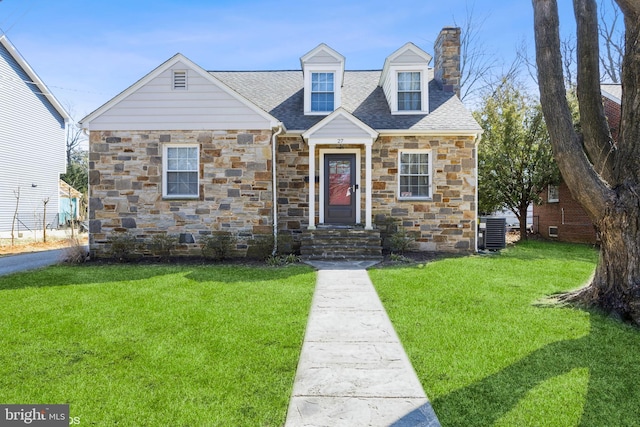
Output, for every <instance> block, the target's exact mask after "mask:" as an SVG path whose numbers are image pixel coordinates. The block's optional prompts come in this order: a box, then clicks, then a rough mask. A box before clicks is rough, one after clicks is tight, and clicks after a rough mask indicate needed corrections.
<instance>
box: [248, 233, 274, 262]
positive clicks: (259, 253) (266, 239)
mask: <svg viewBox="0 0 640 427" xmlns="http://www.w3.org/2000/svg"><path fill="white" fill-rule="evenodd" d="M271 252H273V236H272V235H270V234H268V235H264V234H262V235H257V236H255V238H254V239H253V240H251V241H250V242H249V248H248V249H247V257H248V258H256V259H267V258H268V257H269V256H271Z"/></svg>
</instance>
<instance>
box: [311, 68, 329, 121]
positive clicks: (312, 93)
mask: <svg viewBox="0 0 640 427" xmlns="http://www.w3.org/2000/svg"><path fill="white" fill-rule="evenodd" d="M320 74H325V75H327V76H329V75H330V76H331V77H332V82H331V86H332V90H330V91H329V90H324V91H323V90H316V91H314V90H313V76H314V75H320ZM309 90H310V91H311V99H310V102H311V104H310V109H311V112H312V113H326V112H332V111H333V110H335V105H336V73H334V72H331V71H313V72H312V73H311V85H310V86H309ZM328 93H330V94H332V95H333V106H334V107H333V108H331V109H330V110H314V109H313V95H314V94H328Z"/></svg>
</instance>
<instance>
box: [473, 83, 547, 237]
mask: <svg viewBox="0 0 640 427" xmlns="http://www.w3.org/2000/svg"><path fill="white" fill-rule="evenodd" d="M474 115H475V117H476V119H477V120H478V122H479V123H480V125H481V126H482V129H483V130H484V134H483V135H482V140H481V141H480V145H479V147H478V175H479V183H478V193H479V210H480V211H481V212H485V213H491V212H494V211H496V210H498V209H504V208H506V209H509V210H510V211H511V212H513V213H514V214H515V215H516V217H517V218H518V221H519V224H520V238H521V239H526V238H527V210H528V208H529V205H530V204H531V203H534V202H538V201H539V199H540V197H539V196H538V194H539V193H540V191H542V189H544V188H545V187H546V186H547V185H549V184H550V183H555V182H557V181H558V180H559V172H558V168H557V166H556V163H555V162H554V160H553V153H552V151H551V144H550V143H549V137H548V133H547V129H546V127H545V124H544V120H543V118H542V111H541V110H540V107H539V106H538V105H537V104H536V103H535V102H533V100H531V99H530V98H529V97H528V96H527V95H526V94H525V93H524V92H523V91H522V90H520V89H518V87H517V86H516V84H515V83H514V82H513V80H512V79H504V80H503V81H502V84H501V85H500V86H499V87H498V88H497V89H496V90H495V91H494V92H493V93H491V94H489V95H487V96H485V97H484V99H483V103H482V108H481V109H480V110H479V111H476V112H475V113H474Z"/></svg>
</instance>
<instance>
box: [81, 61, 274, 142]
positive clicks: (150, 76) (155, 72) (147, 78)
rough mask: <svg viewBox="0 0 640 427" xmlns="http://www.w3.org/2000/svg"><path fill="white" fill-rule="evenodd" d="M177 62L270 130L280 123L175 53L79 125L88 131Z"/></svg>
mask: <svg viewBox="0 0 640 427" xmlns="http://www.w3.org/2000/svg"><path fill="white" fill-rule="evenodd" d="M178 62H182V63H184V64H186V65H187V66H188V67H189V68H190V69H192V70H193V71H195V72H196V73H198V74H199V75H200V76H202V77H203V78H205V79H206V80H208V81H210V82H211V83H212V84H214V85H216V86H218V87H219V88H220V89H222V90H223V91H225V92H226V93H227V94H229V95H230V96H232V97H234V98H236V99H237V100H238V101H240V102H242V103H243V104H245V105H246V106H247V107H249V108H251V109H252V110H253V111H254V112H256V113H257V114H259V115H260V116H262V117H263V118H264V119H265V120H266V121H268V122H269V125H270V127H271V128H276V127H278V126H279V124H280V121H279V120H278V119H276V118H275V117H273V116H272V115H271V114H269V113H267V112H266V111H264V110H263V109H261V108H260V107H258V106H257V105H256V104H254V103H253V102H251V101H249V100H248V99H247V98H245V97H244V96H242V95H240V94H239V93H238V92H236V91H235V90H233V89H231V88H230V87H229V86H227V85H226V84H225V83H223V82H222V81H221V80H220V79H218V78H217V77H215V76H213V75H212V74H211V73H209V72H208V71H206V70H205V69H203V68H202V67H200V66H199V65H198V64H196V63H195V62H193V61H191V60H190V59H189V58H187V57H186V56H184V55H182V54H181V53H177V54H175V55H174V56H172V57H171V58H169V59H168V60H167V61H165V62H163V63H162V64H160V65H159V66H158V67H156V68H155V69H154V70H153V71H151V72H150V73H148V74H147V75H145V76H144V77H142V78H141V79H140V80H138V81H137V82H135V83H134V84H133V85H131V86H129V87H128V88H127V89H125V90H124V91H122V92H120V93H119V94H118V95H116V96H115V97H114V98H112V99H111V100H110V101H108V102H107V103H105V104H103V105H102V106H101V107H99V108H98V109H97V110H95V111H94V112H92V113H91V114H89V115H87V116H86V117H84V118H83V119H82V120H80V122H79V123H80V124H81V125H82V128H83V129H89V127H90V123H91V121H92V120H94V119H95V118H96V117H98V116H100V115H101V114H103V113H104V112H106V111H108V110H109V109H110V108H112V107H113V106H115V105H116V104H118V103H119V102H120V101H122V100H123V99H125V98H126V97H128V96H129V95H131V94H132V93H134V92H136V91H137V90H138V89H140V88H141V87H142V86H144V85H145V84H147V83H148V82H150V81H151V80H153V79H154V78H156V77H157V76H159V75H160V74H162V73H163V72H165V71H166V70H167V69H170V68H171V67H172V66H173V65H175V64H176V63H178Z"/></svg>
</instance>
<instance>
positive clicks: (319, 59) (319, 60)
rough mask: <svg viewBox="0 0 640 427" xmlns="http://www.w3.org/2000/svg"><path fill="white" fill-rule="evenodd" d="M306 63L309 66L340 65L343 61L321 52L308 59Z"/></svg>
mask: <svg viewBox="0 0 640 427" xmlns="http://www.w3.org/2000/svg"><path fill="white" fill-rule="evenodd" d="M305 62H306V63H307V64H340V63H341V62H342V61H340V60H339V59H338V58H336V57H335V56H333V55H331V54H330V53H329V52H326V51H324V50H320V51H319V52H318V53H316V54H315V55H313V56H311V57H310V58H308V59H307V60H306V61H305Z"/></svg>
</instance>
